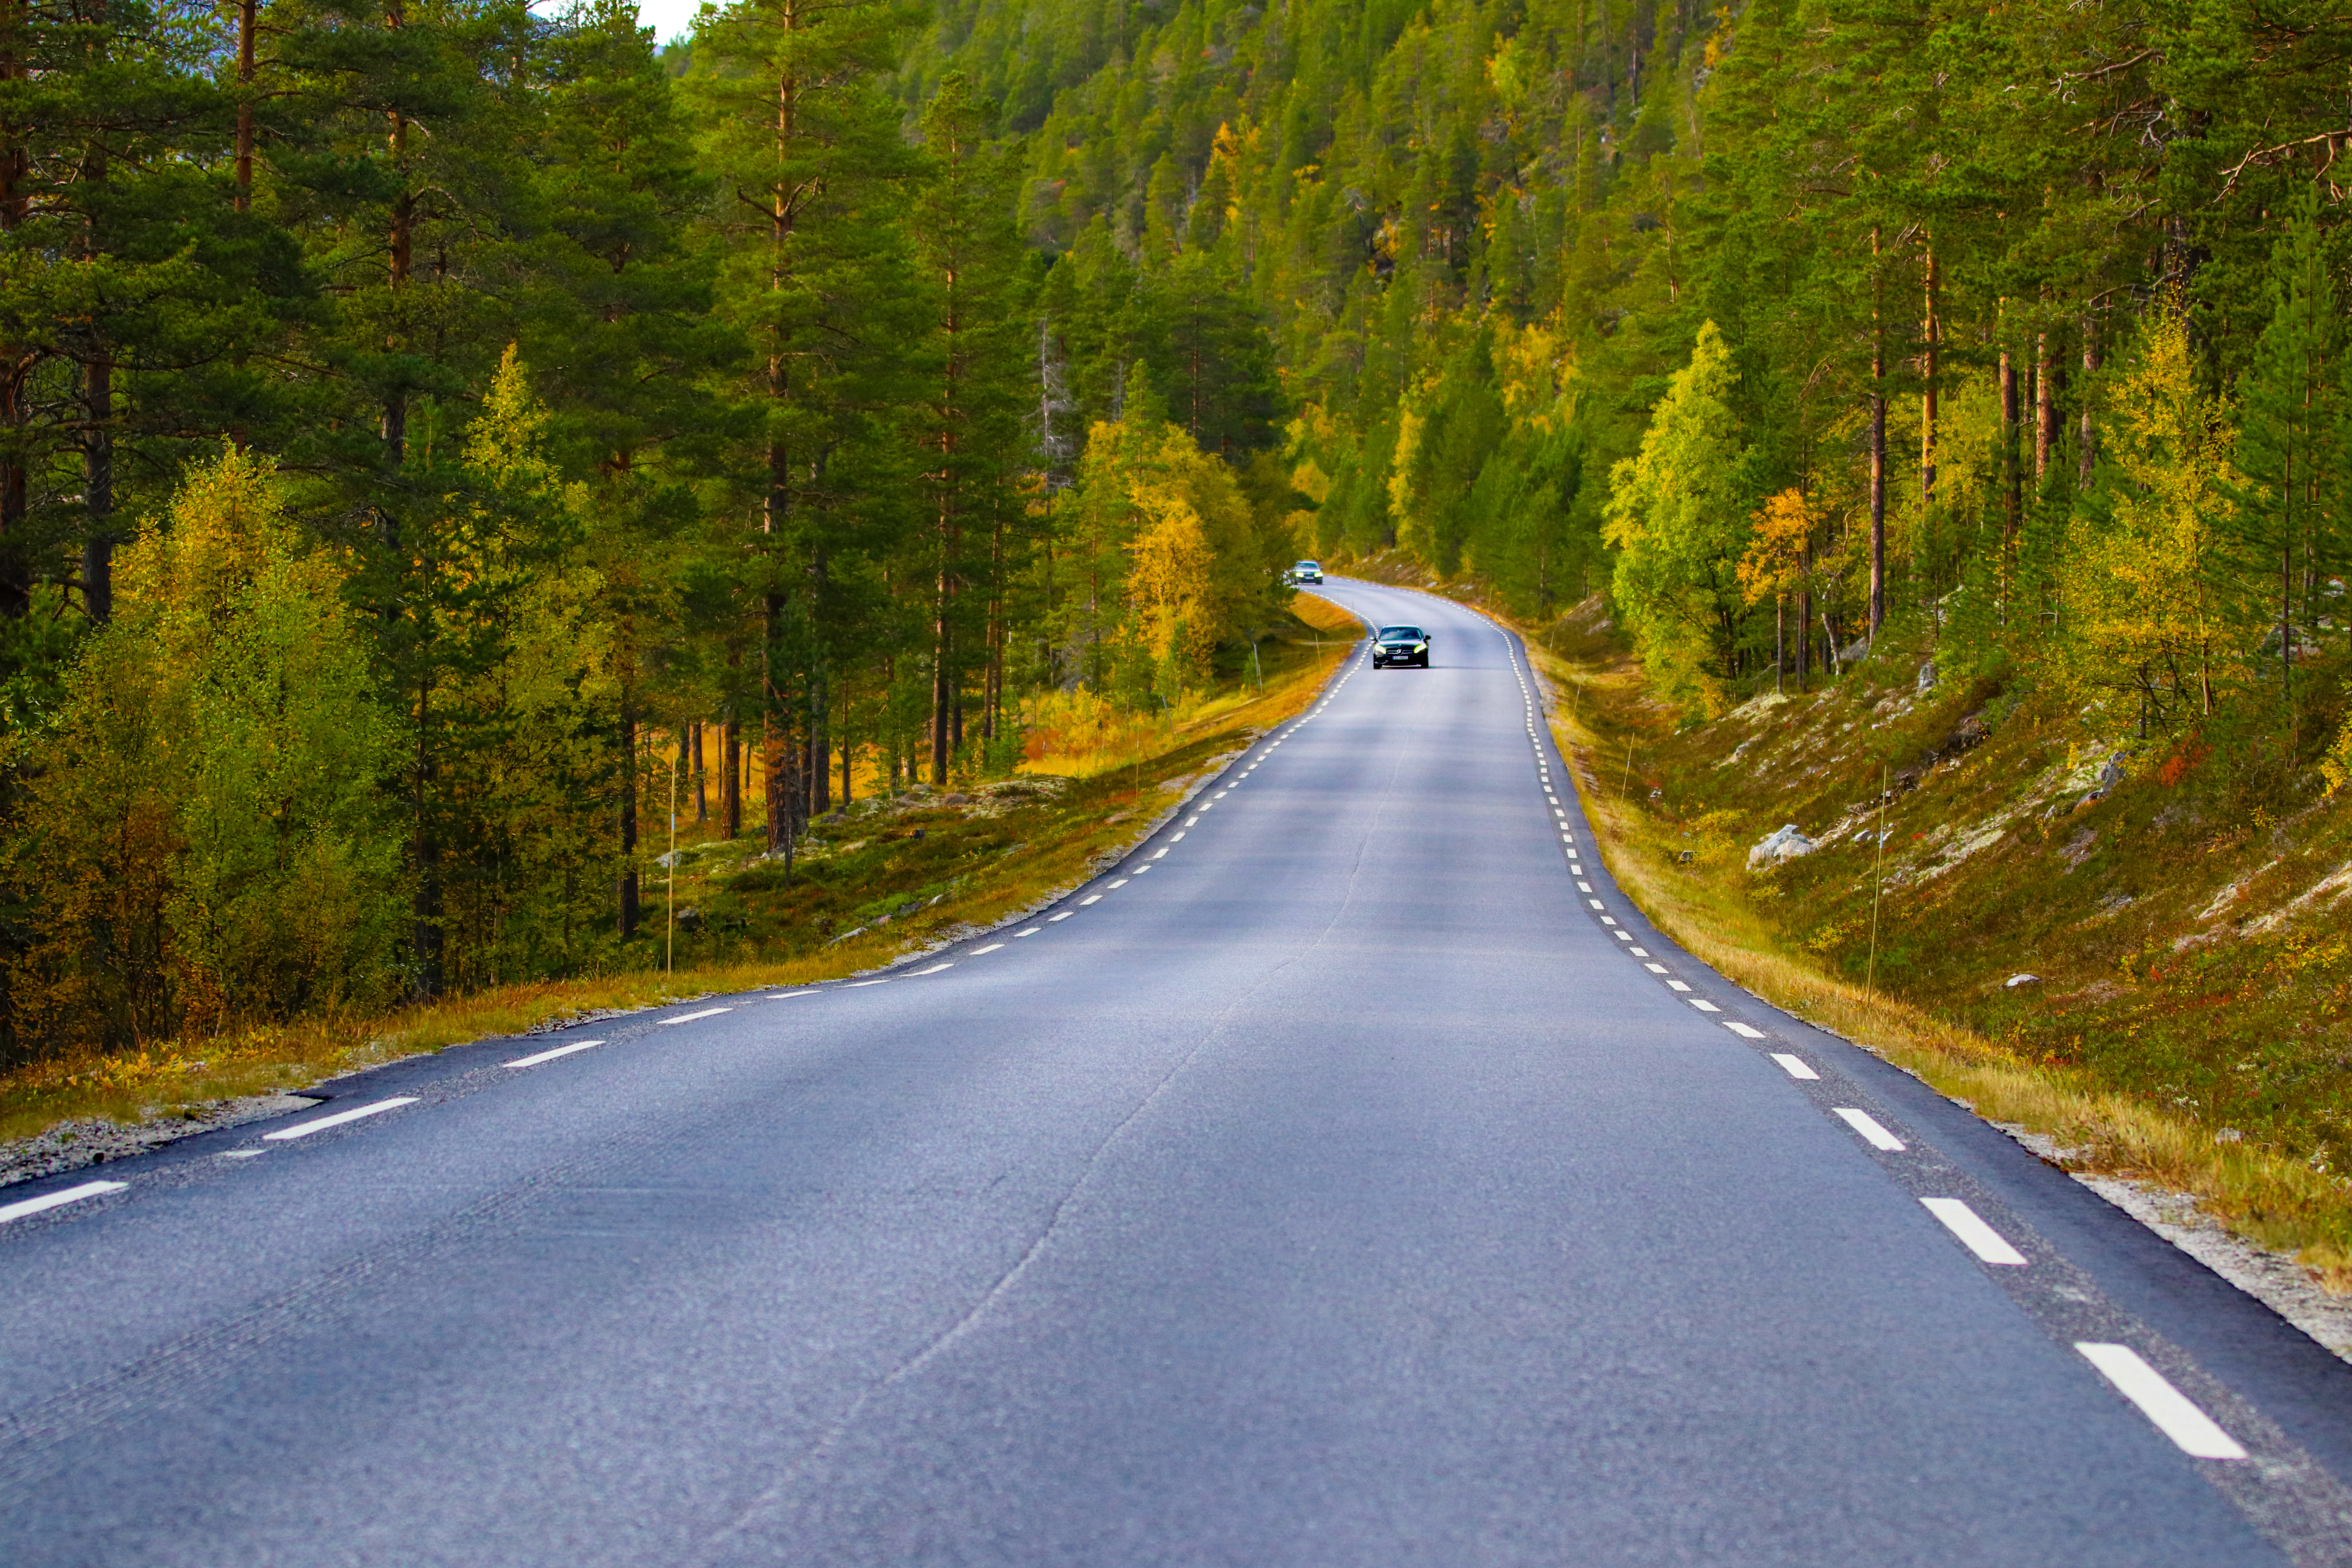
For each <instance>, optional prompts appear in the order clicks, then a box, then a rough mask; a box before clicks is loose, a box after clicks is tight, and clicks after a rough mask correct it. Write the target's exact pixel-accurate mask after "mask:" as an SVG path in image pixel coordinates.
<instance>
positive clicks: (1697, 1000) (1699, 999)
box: [1666, 980, 1723, 1013]
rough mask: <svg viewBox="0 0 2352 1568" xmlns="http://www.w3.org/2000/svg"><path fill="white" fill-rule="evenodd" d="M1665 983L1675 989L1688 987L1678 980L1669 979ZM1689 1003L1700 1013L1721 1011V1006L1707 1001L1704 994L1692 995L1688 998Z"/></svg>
mask: <svg viewBox="0 0 2352 1568" xmlns="http://www.w3.org/2000/svg"><path fill="white" fill-rule="evenodd" d="M1666 984H1669V985H1672V986H1673V987H1674V988H1675V990H1677V991H1687V990H1689V989H1690V987H1689V986H1687V985H1685V984H1683V983H1682V982H1681V981H1679V980H1669V981H1668V982H1666ZM1690 1005H1692V1006H1694V1007H1696V1008H1697V1009H1698V1010H1699V1011H1700V1012H1702V1013H1720V1012H1722V1011H1723V1009H1722V1008H1720V1007H1718V1006H1717V1005H1715V1004H1714V1003H1712V1002H1710V1001H1708V1000H1707V999H1706V997H1704V996H1694V997H1692V998H1691V999H1690Z"/></svg>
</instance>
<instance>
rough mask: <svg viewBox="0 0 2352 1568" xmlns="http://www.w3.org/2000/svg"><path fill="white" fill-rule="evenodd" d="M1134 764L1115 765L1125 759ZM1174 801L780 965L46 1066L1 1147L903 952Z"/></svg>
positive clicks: (1289, 709) (1176, 761)
mask: <svg viewBox="0 0 2352 1568" xmlns="http://www.w3.org/2000/svg"><path fill="white" fill-rule="evenodd" d="M1299 615H1300V617H1301V618H1302V619H1304V620H1307V623H1308V624H1309V625H1311V626H1318V627H1319V628H1327V629H1330V630H1333V631H1335V632H1337V631H1339V630H1340V629H1341V628H1342V627H1343V626H1345V627H1352V626H1354V625H1355V622H1354V619H1353V617H1351V616H1348V615H1347V613H1346V612H1345V611H1342V610H1340V609H1339V607H1338V606H1336V605H1330V604H1328V602H1326V601H1323V600H1311V601H1310V600H1308V599H1307V598H1306V597H1305V596H1303V595H1302V596H1301V599H1300V601H1299ZM1345 651H1346V648H1345V646H1344V645H1343V644H1341V643H1339V642H1337V641H1334V642H1333V643H1332V644H1331V645H1330V646H1328V647H1313V648H1311V649H1309V650H1303V651H1302V656H1301V657H1299V658H1294V659H1287V660H1286V661H1284V663H1283V665H1282V667H1281V668H1279V669H1278V670H1270V671H1269V673H1268V676H1267V679H1266V682H1265V689H1264V690H1263V691H1262V692H1261V691H1257V690H1252V691H1250V692H1248V693H1246V694H1244V693H1239V692H1234V693H1226V694H1223V695H1219V696H1215V697H1213V698H1211V699H1210V700H1205V701H1203V702H1201V703H1199V704H1196V705H1195V706H1194V707H1193V708H1192V710H1190V711H1189V712H1187V713H1186V714H1184V715H1183V716H1182V717H1181V720H1180V721H1178V722H1177V723H1175V724H1173V725H1170V726H1164V727H1161V728H1160V729H1159V730H1158V731H1156V735H1157V743H1156V744H1155V745H1153V746H1152V747H1151V748H1150V749H1149V750H1145V751H1142V752H1139V753H1138V755H1139V759H1140V763H1141V766H1140V770H1139V773H1140V775H1141V776H1142V777H1145V778H1149V779H1150V780H1154V781H1160V780H1163V779H1165V778H1166V777H1167V776H1168V775H1169V773H1170V772H1171V768H1172V769H1174V770H1175V771H1177V772H1183V771H1187V770H1193V771H1196V770H1197V769H1198V768H1199V767H1200V766H1201V765H1202V761H1203V760H1205V759H1207V758H1210V757H1213V756H1214V755H1215V754H1216V753H1217V752H1218V751H1219V749H1220V748H1221V747H1223V746H1226V745H1229V744H1233V743H1238V742H1242V741H1243V740H1244V739H1245V738H1246V733H1247V732H1248V731H1257V730H1263V729H1265V728H1268V727H1270V726H1272V725H1274V724H1276V723H1279V722H1281V721H1283V720H1285V719H1286V718H1289V717H1290V716H1292V715H1293V714H1295V713H1297V712H1298V711H1299V710H1301V709H1303V708H1305V707H1306V706H1307V702H1308V701H1309V700H1311V699H1312V698H1313V697H1314V695H1315V694H1316V692H1318V690H1320V689H1321V688H1322V686H1323V684H1324V682H1325V681H1326V680H1327V679H1328V678H1329V677H1330V674H1331V671H1332V669H1333V668H1334V667H1335V666H1336V665H1337V664H1338V663H1339V658H1341V656H1342V655H1343V654H1344V652H1345ZM1125 762H1126V759H1125V758H1122V759H1120V765H1124V763H1125ZM1177 799H1178V795H1177V793H1176V792H1173V791H1169V790H1165V789H1162V788H1161V787H1160V784H1158V783H1152V784H1139V788H1138V790H1137V791H1136V792H1134V793H1133V794H1129V795H1121V796H1119V797H1118V799H1117V800H1116V801H1108V800H1107V802H1106V804H1105V805H1104V807H1103V809H1102V810H1101V811H1100V812H1099V813H1098V814H1097V816H1095V817H1093V818H1092V819H1091V820H1088V821H1086V822H1083V823H1080V824H1078V825H1076V826H1074V827H1073V828H1072V829H1071V830H1070V831H1069V832H1067V833H1066V834H1064V835H1062V836H1060V837H1056V838H1055V839H1054V840H1053V841H1051V842H1045V843H1039V844H1037V845H1034V846H1033V847H1032V848H1031V849H1030V850H1029V851H1028V852H1026V853H1024V854H1022V855H1020V856H1018V857H1015V858H1010V859H1008V860H1007V861H1005V862H1004V863H1003V864H1002V865H1001V866H1000V867H998V868H995V869H994V870H993V872H992V874H991V875H990V876H989V877H988V878H987V879H985V880H984V881H982V882H980V883H978V884H977V885H975V886H973V887H971V888H969V889H964V890H962V891H961V892H959V893H958V894H957V895H956V896H955V897H953V898H951V899H950V900H948V901H946V902H944V903H942V904H940V906H939V907H938V908H937V909H936V910H929V911H927V912H926V913H925V915H924V916H923V917H922V918H921V919H919V920H908V921H899V922H896V923H894V924H892V925H891V926H890V927H888V928H887V930H882V931H871V932H867V933H864V934H861V935H858V936H855V937H852V938H849V939H848V940H846V941H844V942H837V943H835V945H833V946H831V947H828V948H826V949H824V951H823V952H819V953H814V954H809V955H806V956H803V957H798V958H790V959H782V960H779V961H776V962H772V963H737V964H726V965H710V966H706V967H702V968H698V969H690V970H680V971H678V972H677V973H674V974H664V973H660V972H659V971H657V970H631V971H624V972H620V973H611V974H601V975H584V976H579V977H575V978H572V979H569V980H561V981H543V982H534V983H530V984H515V985H503V986H497V987H493V988H491V989H488V990H485V991H480V992H476V993H472V994H467V995H464V996H457V997H451V998H447V999H446V1000H443V1001H438V1002H432V1003H427V1004H423V1005H416V1006H412V1007H405V1008H402V1009H400V1010H398V1011H396V1012H394V1013H390V1014H379V1015H371V1016H319V1017H312V1018H306V1019H301V1020H299V1021H297V1022H294V1023H291V1024H287V1025H281V1026H271V1027H268V1028H259V1029H251V1030H247V1031H242V1032H239V1033H236V1034H232V1035H226V1036H220V1037H212V1038H206V1039H201V1040H180V1041H166V1042H162V1043H159V1044H157V1045H155V1046H153V1047H149V1048H147V1049H144V1050H141V1051H133V1052H124V1053H118V1054H115V1055H110V1056H102V1057H89V1058H78V1059H73V1060H59V1061H50V1062H42V1063H38V1064H36V1065H34V1066H31V1067H27V1068H19V1069H17V1070H16V1071H15V1072H12V1073H9V1074H7V1075H5V1077H0V1140H9V1139H16V1138H26V1137H31V1136H33V1135H35V1134H37V1133H39V1132H41V1131H44V1130H45V1129H47V1128H49V1127H52V1126H55V1125H57V1124H58V1122H61V1121H79V1120H82V1119H85V1118H93V1117H95V1118H105V1119H108V1120H111V1121H139V1120H142V1119H144V1118H147V1117H151V1116H159V1115H160V1116H170V1115H173V1114H184V1113H193V1112H194V1110H196V1108H201V1107H203V1106H205V1105H207V1104H210V1103H213V1102H216V1101H219V1100H231V1099H236V1098H237V1097H239V1096H243V1095H249V1094H262V1093H268V1092H272V1091H276V1090H280V1089H295V1088H299V1087H301V1086H302V1085H305V1084H310V1083H316V1082H318V1081H319V1080H320V1079H325V1078H331V1077H334V1076H337V1075H339V1074H341V1073H346V1072H352V1071H355V1070H358V1069H361V1068H368V1067H373V1066H376V1065H379V1064H381V1063H383V1062H386V1061H390V1060H393V1059H395V1058H400V1057H406V1056H414V1055H416V1054H418V1053H420V1052H425V1051H436V1050H440V1049H442V1048H444V1047H449V1046H455V1045H462V1044H464V1043H466V1042H467V1041H471V1040H478V1039H483V1038H488V1037H495V1036H501V1035H516V1034H521V1033H524V1032H526V1031H528V1030H530V1029H534V1028H538V1027H541V1026H546V1025H550V1024H554V1023H557V1022H560V1021H562V1020H566V1019H572V1018H580V1017H587V1016H599V1015H602V1014H605V1013H614V1012H625V1011H628V1010H631V1009H634V1008H640V1007H651V1006H657V1005H662V1004H664V1003H667V1002H674V1001H682V1000H685V999H688V998H690V997H695V996H703V995H709V994H714V993H719V992H730V991H747V990H751V989H753V988H756V987H760V986H770V985H795V984H808V983H809V982H812V981H816V980H826V979H835V978H838V977H840V976H843V975H846V974H854V973H857V972H858V971H860V970H865V969H872V968H875V967H877V966H878V965H881V964H885V963H891V962H893V961H895V960H897V959H899V958H903V957H905V956H907V955H908V953H910V952H919V951H921V950H922V949H924V948H926V947H928V946H930V945H933V944H935V943H937V942H941V941H943V940H946V939H948V938H949V937H950V936H952V935H953V934H954V933H955V932H956V931H959V930H969V929H971V928H974V927H981V928H985V927H987V926H990V925H992V924H994V923H996V922H997V921H1002V920H1003V919H1005V918H1007V917H1009V916H1011V915H1013V913H1015V912H1017V911H1019V910H1024V909H1026V908H1028V907H1030V906H1031V905H1033V904H1034V903H1036V902H1037V901H1039V900H1041V899H1044V898H1045V897H1046V896H1047V895H1049V894H1051V893H1053V892H1054V891H1055V890H1056V889H1061V888H1065V887H1067V886H1070V885H1071V884H1073V883H1075V882H1077V881H1079V880H1081V879H1083V878H1084V877H1085V876H1086V874H1087V869H1088V867H1089V863H1090V861H1091V860H1092V858H1094V857H1095V856H1096V855H1097V854H1099V853H1101V852H1102V851H1104V850H1106V849H1108V848H1110V847H1114V846H1117V845H1122V844H1124V843H1126V842H1128V841H1129V840H1131V839H1132V838H1133V837H1135V836H1136V835H1137V834H1138V832H1139V830H1140V828H1141V827H1142V826H1144V825H1146V824H1148V823H1149V822H1150V821H1151V820H1153V819H1154V818H1155V817H1156V816H1158V815H1159V814H1160V812H1161V811H1162V810H1164V809H1166V808H1167V807H1169V806H1171V805H1174V804H1175V803H1176V800H1177Z"/></svg>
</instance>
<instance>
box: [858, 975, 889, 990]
mask: <svg viewBox="0 0 2352 1568" xmlns="http://www.w3.org/2000/svg"><path fill="white" fill-rule="evenodd" d="M890 981H891V976H889V975H887V974H886V975H884V976H883V977H882V978H881V979H879V980H853V981H851V982H850V983H849V989H850V990H852V991H855V990H856V989H857V988H858V987H859V986H861V985H887V984H890Z"/></svg>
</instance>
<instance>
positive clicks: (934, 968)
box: [915, 963, 955, 975]
mask: <svg viewBox="0 0 2352 1568" xmlns="http://www.w3.org/2000/svg"><path fill="white" fill-rule="evenodd" d="M954 967H955V964H954V963H934V964H932V965H931V966H930V967H929V969H918V970H917V971H915V973H916V974H918V975H923V974H937V973H939V972H940V970H942V969H953V968H954Z"/></svg>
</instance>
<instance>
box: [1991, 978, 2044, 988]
mask: <svg viewBox="0 0 2352 1568" xmlns="http://www.w3.org/2000/svg"><path fill="white" fill-rule="evenodd" d="M2000 984H2001V989H2002V990H2004V991H2014V990H2016V989H2017V988H2018V987H2019V986H2021V985H2039V984H2042V976H2040V975H2039V974H2012V975H2011V976H2010V977H2009V978H2008V979H2006V980H2004V981H2002V982H2001V983H2000Z"/></svg>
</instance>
